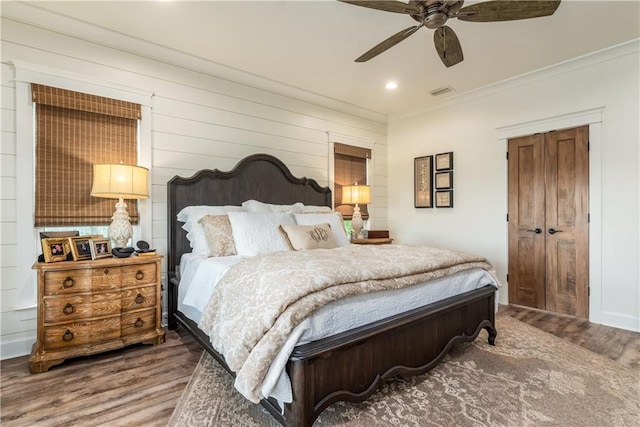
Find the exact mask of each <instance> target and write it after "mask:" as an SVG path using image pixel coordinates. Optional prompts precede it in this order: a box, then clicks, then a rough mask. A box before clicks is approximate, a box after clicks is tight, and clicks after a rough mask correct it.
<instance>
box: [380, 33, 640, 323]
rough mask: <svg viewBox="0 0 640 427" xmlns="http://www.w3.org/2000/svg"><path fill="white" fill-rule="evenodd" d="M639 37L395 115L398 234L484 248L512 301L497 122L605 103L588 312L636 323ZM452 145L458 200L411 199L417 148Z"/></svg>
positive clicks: (392, 185)
mask: <svg viewBox="0 0 640 427" xmlns="http://www.w3.org/2000/svg"><path fill="white" fill-rule="evenodd" d="M639 45H640V43H639V42H638V41H637V40H636V41H634V42H631V43H627V44H625V45H622V46H619V47H617V48H614V49H610V50H607V51H603V52H600V53H598V54H594V55H590V56H588V57H583V58H580V59H578V60H575V61H571V62H569V63H565V64H561V65H559V66H556V67H552V68H549V69H546V70H542V71H540V72H536V73H531V74H529V75H526V76H522V77H521V78H518V79H513V80H511V81H507V82H503V83H501V84H498V85H495V86H493V87H490V88H484V89H482V90H479V91H476V92H474V93H469V94H465V95H461V96H458V97H454V98H452V99H450V100H448V101H446V102H443V103H442V104H440V105H439V106H437V107H434V108H431V109H429V110H425V111H420V112H414V113H407V114H405V115H403V116H396V117H391V118H390V120H389V146H390V147H393V150H389V227H390V229H391V232H392V234H393V236H394V237H395V238H396V241H397V242H402V243H422V244H430V245H436V246H443V247H448V248H457V249H461V250H466V251H471V252H475V253H479V254H483V255H485V256H486V257H488V258H489V260H490V261H491V262H492V263H494V265H495V266H496V268H497V271H498V273H499V277H500V279H501V280H503V281H504V282H505V288H503V291H501V298H500V299H501V302H503V303H504V302H506V301H507V298H506V296H507V293H508V292H507V288H506V273H507V254H508V250H507V223H506V217H505V215H506V213H507V161H506V159H505V152H506V143H505V140H504V139H503V140H499V135H500V131H499V130H500V129H503V128H504V127H508V126H515V125H520V124H524V123H527V122H534V121H539V120H542V119H547V118H552V117H556V116H562V115H566V114H570V113H576V112H580V111H583V110H589V109H597V108H599V107H603V108H604V109H603V112H602V126H601V136H600V138H601V140H600V147H598V152H597V153H595V156H596V157H595V158H592V159H591V160H592V173H593V174H594V177H595V178H596V179H598V177H599V179H600V182H599V183H596V184H600V188H601V194H599V195H597V196H599V197H600V199H601V206H594V207H593V209H592V212H601V218H595V220H596V221H597V222H599V225H600V230H601V231H600V233H601V234H600V235H594V236H592V238H591V241H592V242H598V241H601V247H600V248H598V249H599V250H600V252H601V253H602V264H601V265H600V266H594V267H596V268H595V269H594V270H595V271H598V267H599V268H600V271H601V273H600V274H601V285H602V286H601V290H600V292H601V294H600V295H596V296H595V298H597V299H599V300H600V307H596V308H595V310H596V311H597V310H598V309H599V313H594V309H593V308H592V310H591V311H592V313H591V314H592V316H593V317H592V320H594V319H595V320H599V321H601V323H604V324H606V325H611V326H616V327H621V328H625V329H630V330H635V331H640V293H639V287H640V286H639V283H640V277H639V269H638V265H639V264H640V251H639V247H640V208H639V206H640V203H639V202H640V177H639V170H640V164H639V163H640V162H639V159H640V152H639V145H640V143H639V141H640V129H639V122H640V107H639V106H640V86H639V76H640V65H639V63H640V55H639V51H640V48H639ZM447 151H453V152H454V203H455V204H454V208H453V209H415V208H414V207H413V184H412V182H413V158H414V157H418V156H424V155H429V154H436V153H441V152H447ZM591 154H592V156H593V155H594V153H593V152H592V153H591ZM593 162H596V163H595V164H594V163H593ZM598 169H599V170H598ZM598 174H599V175H598ZM596 187H597V186H596ZM597 199H598V197H594V200H596V201H597ZM593 221H594V218H593V216H592V222H593ZM592 232H593V230H592ZM592 298H593V296H592Z"/></svg>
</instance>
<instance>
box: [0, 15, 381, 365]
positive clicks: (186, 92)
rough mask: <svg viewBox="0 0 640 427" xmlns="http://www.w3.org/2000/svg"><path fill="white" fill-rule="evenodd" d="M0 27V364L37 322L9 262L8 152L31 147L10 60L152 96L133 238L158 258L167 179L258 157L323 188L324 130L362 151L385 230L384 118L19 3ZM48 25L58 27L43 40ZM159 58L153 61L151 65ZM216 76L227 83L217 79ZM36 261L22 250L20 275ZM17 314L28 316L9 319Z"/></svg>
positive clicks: (11, 174) (27, 340)
mask: <svg viewBox="0 0 640 427" xmlns="http://www.w3.org/2000/svg"><path fill="white" fill-rule="evenodd" d="M25 8H26V9H25ZM27 12H28V13H27ZM24 21H27V22H31V23H33V25H30V24H26V23H24ZM47 21H48V22H47ZM40 22H42V24H40ZM44 22H47V23H46V24H45V23H44ZM1 26H2V44H1V46H0V47H1V50H2V57H1V65H0V66H1V73H2V80H1V91H2V95H1V100H0V101H1V113H2V116H1V124H2V132H1V134H2V135H1V147H0V167H1V169H0V200H1V203H2V206H1V207H0V255H1V258H0V279H1V282H0V300H1V331H0V355H1V357H2V358H3V359H4V358H8V357H14V356H18V355H22V354H27V353H28V352H29V351H30V348H31V344H32V343H33V342H34V341H35V322H36V321H35V309H34V308H33V307H34V305H35V302H36V301H35V298H33V295H34V292H33V289H35V286H36V285H35V274H32V276H31V277H32V279H33V280H32V281H31V282H30V283H27V284H21V283H17V280H16V277H17V276H18V275H19V274H18V272H17V269H18V265H19V264H20V263H19V262H18V260H17V259H16V256H15V254H16V253H20V249H21V248H22V247H23V245H30V246H32V242H31V241H30V238H26V239H25V238H24V236H20V235H18V233H16V230H17V229H18V228H19V224H20V223H21V221H30V219H28V218H26V219H25V218H22V219H21V218H18V216H17V214H16V205H17V202H18V200H20V197H21V195H20V194H17V191H16V188H17V184H16V177H17V176H18V174H17V171H18V170H19V169H20V168H23V167H29V165H28V164H26V165H25V160H24V159H23V158H21V157H20V156H19V155H18V152H19V151H20V150H17V149H16V147H17V145H18V144H30V143H31V141H30V140H29V139H28V138H24V137H22V136H20V137H19V138H21V139H20V140H18V137H17V136H16V85H15V82H14V81H13V76H14V69H13V68H12V66H11V61H16V60H17V61H24V62H27V63H30V64H36V65H39V66H43V67H46V68H47V69H48V71H49V72H50V73H54V74H55V72H56V71H60V72H63V73H74V74H76V75H77V76H78V78H79V79H81V80H94V81H97V82H105V83H108V82H111V83H114V84H117V85H123V86H127V87H133V88H140V90H142V91H144V92H150V93H153V94H154V96H153V100H152V109H151V122H150V123H151V145H152V149H151V160H150V164H151V178H150V179H151V181H152V192H151V206H152V208H151V209H150V210H148V211H147V213H146V215H150V216H151V220H150V222H151V224H152V226H151V228H152V232H151V234H152V235H151V236H142V237H143V238H145V240H151V241H152V246H153V247H155V248H157V249H158V251H159V252H160V253H165V252H166V248H167V244H166V235H167V214H166V211H167V206H166V182H167V181H168V180H169V179H171V178H172V177H173V176H175V175H182V176H190V175H192V174H193V173H194V172H196V171H197V170H199V169H201V168H219V169H222V170H229V169H231V168H232V167H233V166H234V165H235V164H236V162H237V161H238V160H240V159H241V158H243V157H245V156H247V155H249V154H253V153H269V154H273V155H275V156H277V157H279V158H280V159H281V160H283V161H284V162H285V163H286V164H287V165H288V166H289V167H290V168H291V170H292V172H293V174H294V175H296V176H306V177H310V178H315V179H317V180H318V181H319V183H320V184H321V185H328V184H329V144H328V139H329V138H328V132H330V133H332V134H336V135H345V136H348V137H351V138H353V139H354V140H360V141H366V142H367V143H369V144H372V145H373V149H374V154H373V157H374V158H373V161H374V173H375V176H374V177H373V179H374V182H375V187H374V199H373V203H372V211H373V213H374V215H375V219H374V226H376V227H379V228H386V227H387V214H386V209H387V176H386V171H387V145H386V144H387V141H386V139H387V137H386V131H387V125H386V117H384V116H382V115H378V114H375V113H372V112H370V111H366V110H361V109H358V108H355V107H353V106H349V105H343V104H340V103H338V102H336V101H335V100H329V99H323V98H321V97H319V96H317V95H314V94H309V93H305V92H302V91H298V90H295V89H292V88H290V87H284V86H278V85H277V84H274V83H273V82H268V81H263V80H261V79H260V78H258V77H256V76H244V75H242V73H238V72H236V73H235V75H236V76H237V80H235V81H234V80H233V79H230V78H228V75H229V74H231V75H234V74H233V73H230V70H225V69H222V68H221V67H220V65H218V64H212V63H207V62H204V61H202V60H200V59H198V58H193V57H188V56H184V55H180V54H178V53H176V52H172V51H169V50H166V49H163V48H162V47H159V46H155V45H145V44H144V43H142V42H140V41H139V40H130V41H129V43H128V44H127V45H128V46H130V49H129V51H123V50H119V49H113V48H111V47H109V41H110V40H114V39H115V38H119V37H122V36H121V35H118V34H113V33H110V32H108V31H107V30H105V29H100V28H93V27H88V26H86V25H84V24H82V23H78V22H73V21H68V20H64V21H63V20H61V19H60V17H56V18H55V19H50V20H47V14H46V13H43V12H42V11H37V10H34V11H31V10H29V8H28V6H26V5H21V4H15V3H14V4H11V5H9V6H6V5H3V17H2V22H1ZM49 26H57V27H56V28H53V30H55V31H51V30H49V29H48V28H50V27H49ZM45 28H47V29H45ZM69 34H81V35H74V36H71V35H69ZM135 52H142V53H135ZM160 57H161V58H163V59H162V60H161V61H160V60H157V59H156V58H160ZM221 75H223V76H226V77H225V78H221V77H218V76H221ZM238 81H243V82H244V83H239V82H238ZM147 220H148V218H147ZM27 252H28V251H27ZM36 256H37V253H35V251H33V253H32V254H31V257H30V260H32V261H29V262H28V265H31V263H32V262H33V261H35V259H36ZM25 287H27V288H29V287H31V288H29V289H25ZM24 306H27V307H30V308H28V309H26V310H20V311H16V310H15V308H16V307H24Z"/></svg>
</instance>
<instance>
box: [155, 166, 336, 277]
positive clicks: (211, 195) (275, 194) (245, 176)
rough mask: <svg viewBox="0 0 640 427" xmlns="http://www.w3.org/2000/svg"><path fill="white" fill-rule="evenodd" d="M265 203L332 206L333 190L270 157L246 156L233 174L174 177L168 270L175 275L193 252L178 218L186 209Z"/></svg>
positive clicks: (169, 188)
mask: <svg viewBox="0 0 640 427" xmlns="http://www.w3.org/2000/svg"><path fill="white" fill-rule="evenodd" d="M251 199H254V200H259V201H261V202H264V203H274V204H282V205H285V204H292V203H295V202H302V203H304V204H305V205H318V206H331V189H330V188H329V187H321V186H320V185H319V184H318V182H317V181H315V180H313V179H309V178H296V177H295V176H293V175H292V174H291V171H289V168H287V166H286V165H285V164H284V163H282V161H280V160H278V159H277V158H275V157H273V156H270V155H268V154H254V155H251V156H248V157H245V158H244V159H243V160H241V161H240V162H238V164H237V165H236V166H235V167H234V168H233V170H231V171H229V172H224V171H220V170H218V169H214V170H211V169H205V170H201V171H199V172H197V173H195V174H194V175H193V176H192V177H190V178H183V177H180V176H175V177H173V178H172V179H171V180H170V181H169V182H168V184H167V205H168V216H167V223H168V226H169V230H168V232H169V234H168V239H169V242H168V243H169V246H168V248H167V249H168V251H169V254H168V259H167V261H168V271H169V273H172V272H175V268H176V266H177V265H178V264H179V263H180V257H181V256H182V254H184V253H185V252H191V248H190V247H189V241H188V240H187V233H186V232H185V231H184V230H183V229H182V223H179V222H178V221H177V220H176V215H177V214H178V212H180V210H182V208H184V207H186V206H196V205H210V206H221V205H241V204H242V202H244V201H246V200H251Z"/></svg>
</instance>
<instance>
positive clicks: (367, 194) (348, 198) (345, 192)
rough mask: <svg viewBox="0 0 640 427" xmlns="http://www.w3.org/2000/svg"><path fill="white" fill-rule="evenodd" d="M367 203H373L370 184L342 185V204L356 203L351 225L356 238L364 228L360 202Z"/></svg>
mask: <svg viewBox="0 0 640 427" xmlns="http://www.w3.org/2000/svg"><path fill="white" fill-rule="evenodd" d="M367 203H371V187H369V186H368V185H358V183H357V182H356V183H355V184H354V185H345V186H343V187H342V204H343V205H353V204H355V206H354V208H353V215H352V216H351V227H352V228H353V238H354V239H357V238H358V237H359V236H360V230H362V226H363V225H364V223H363V222H362V215H360V207H359V206H358V204H367Z"/></svg>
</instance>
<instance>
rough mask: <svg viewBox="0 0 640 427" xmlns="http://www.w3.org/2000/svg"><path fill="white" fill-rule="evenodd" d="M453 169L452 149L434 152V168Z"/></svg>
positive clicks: (438, 169) (441, 169)
mask: <svg viewBox="0 0 640 427" xmlns="http://www.w3.org/2000/svg"><path fill="white" fill-rule="evenodd" d="M449 169H453V151H450V152H448V153H440V154H436V170H437V171H446V170H449Z"/></svg>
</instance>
